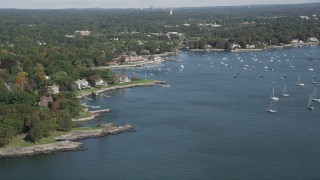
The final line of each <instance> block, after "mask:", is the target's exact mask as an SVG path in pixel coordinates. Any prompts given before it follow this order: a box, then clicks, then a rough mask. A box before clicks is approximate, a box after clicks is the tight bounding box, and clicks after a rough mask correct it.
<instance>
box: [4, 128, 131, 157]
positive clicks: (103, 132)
mask: <svg viewBox="0 0 320 180" xmlns="http://www.w3.org/2000/svg"><path fill="white" fill-rule="evenodd" d="M133 129H134V128H133V127H132V126H131V125H128V124H126V125H123V126H116V125H114V124H112V123H109V124H104V125H102V127H101V128H99V129H94V130H73V131H71V132H70V133H68V134H65V135H62V136H59V137H55V138H54V139H55V140H56V142H54V143H48V144H40V145H33V146H29V147H8V148H2V149H0V158H10V157H23V156H33V155H38V154H52V153H55V152H65V151H79V150H85V146H84V144H83V143H80V142H75V141H79V140H83V139H87V138H97V137H103V136H108V135H115V134H119V133H123V132H127V131H132V130H133Z"/></svg>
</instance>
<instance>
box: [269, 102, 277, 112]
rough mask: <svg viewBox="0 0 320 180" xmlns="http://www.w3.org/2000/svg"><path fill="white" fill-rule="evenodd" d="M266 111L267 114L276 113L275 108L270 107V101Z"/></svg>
mask: <svg viewBox="0 0 320 180" xmlns="http://www.w3.org/2000/svg"><path fill="white" fill-rule="evenodd" d="M267 111H268V112H269V113H276V112H277V109H276V107H272V101H270V104H269V106H268V109H267Z"/></svg>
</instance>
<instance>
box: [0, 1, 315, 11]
mask: <svg viewBox="0 0 320 180" xmlns="http://www.w3.org/2000/svg"><path fill="white" fill-rule="evenodd" d="M311 2H320V0H0V8H20V9H38V8H51V9H57V8H58V9H60V8H96V7H99V8H145V7H150V6H151V5H153V7H160V6H162V7H200V6H230V5H252V4H297V3H311Z"/></svg>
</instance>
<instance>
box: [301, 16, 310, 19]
mask: <svg viewBox="0 0 320 180" xmlns="http://www.w3.org/2000/svg"><path fill="white" fill-rule="evenodd" d="M300 18H301V19H310V18H309V17H308V16H300Z"/></svg>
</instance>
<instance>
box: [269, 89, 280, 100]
mask: <svg viewBox="0 0 320 180" xmlns="http://www.w3.org/2000/svg"><path fill="white" fill-rule="evenodd" d="M270 100H272V101H279V98H278V97H276V96H274V88H273V89H272V93H271V97H270Z"/></svg>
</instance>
